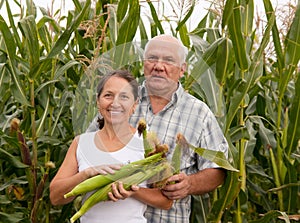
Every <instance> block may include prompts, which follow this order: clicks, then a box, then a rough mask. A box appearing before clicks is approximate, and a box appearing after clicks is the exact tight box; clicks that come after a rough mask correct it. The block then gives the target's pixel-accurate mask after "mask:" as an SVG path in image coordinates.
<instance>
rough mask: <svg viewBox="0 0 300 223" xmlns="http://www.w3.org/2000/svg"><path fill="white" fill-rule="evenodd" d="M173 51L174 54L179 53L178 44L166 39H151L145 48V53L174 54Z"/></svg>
mask: <svg viewBox="0 0 300 223" xmlns="http://www.w3.org/2000/svg"><path fill="white" fill-rule="evenodd" d="M175 53H176V56H177V55H178V53H179V47H178V45H177V44H174V43H170V42H168V41H155V42H154V41H151V42H150V43H149V45H148V46H147V49H146V54H156V55H157V54H159V55H170V56H175V55H174V54H175Z"/></svg>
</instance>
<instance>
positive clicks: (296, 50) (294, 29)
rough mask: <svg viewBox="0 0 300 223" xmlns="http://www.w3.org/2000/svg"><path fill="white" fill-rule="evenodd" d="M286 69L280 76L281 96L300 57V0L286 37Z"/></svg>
mask: <svg viewBox="0 0 300 223" xmlns="http://www.w3.org/2000/svg"><path fill="white" fill-rule="evenodd" d="M284 56H285V69H286V72H284V73H283V75H281V76H280V83H279V92H280V95H279V97H280V98H282V97H283V95H284V93H285V91H286V88H287V85H288V82H289V81H290V79H291V76H292V74H293V72H294V71H295V70H296V68H297V66H298V62H299V58H300V2H298V5H297V9H296V13H295V17H294V19H293V22H292V24H291V27H290V29H289V31H288V34H287V37H286V38H285V55H284Z"/></svg>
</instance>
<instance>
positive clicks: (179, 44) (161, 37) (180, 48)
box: [144, 34, 188, 65]
mask: <svg viewBox="0 0 300 223" xmlns="http://www.w3.org/2000/svg"><path fill="white" fill-rule="evenodd" d="M152 41H162V42H169V43H171V44H174V46H177V47H178V55H179V58H180V64H181V65H182V64H184V63H185V60H186V56H187V53H188V50H187V48H186V47H185V46H184V45H183V44H182V42H181V41H180V40H178V39H177V38H176V37H174V36H171V35H168V34H161V35H158V36H155V37H153V38H152V39H150V40H149V41H148V43H147V44H146V46H145V51H144V58H145V54H146V53H147V50H148V46H149V43H151V42H152Z"/></svg>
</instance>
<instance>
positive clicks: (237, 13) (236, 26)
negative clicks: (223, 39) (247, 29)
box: [228, 7, 250, 71]
mask: <svg viewBox="0 0 300 223" xmlns="http://www.w3.org/2000/svg"><path fill="white" fill-rule="evenodd" d="M228 29H229V33H230V39H231V41H232V45H233V48H234V53H235V58H236V61H237V64H238V66H239V67H240V69H241V70H243V71H245V70H248V68H249V65H250V64H249V55H248V54H247V53H246V43H245V39H244V35H243V33H242V24H241V9H240V8H239V7H234V9H233V13H232V15H231V16H230V19H229V20H228Z"/></svg>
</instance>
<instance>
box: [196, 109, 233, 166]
mask: <svg viewBox="0 0 300 223" xmlns="http://www.w3.org/2000/svg"><path fill="white" fill-rule="evenodd" d="M202 130H203V134H202V137H201V139H200V146H201V148H204V149H209V150H215V151H221V152H223V153H224V155H225V157H226V158H228V144H227V141H226V139H225V136H224V134H223V132H222V129H221V128H220V126H219V124H218V122H217V120H216V118H215V116H214V115H213V113H212V112H210V111H208V112H207V116H206V118H205V121H204V126H203V129H202ZM218 167H219V166H218V165H217V164H216V163H214V162H211V161H209V160H206V159H200V160H199V162H198V168H199V169H200V170H202V169H206V168H218Z"/></svg>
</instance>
